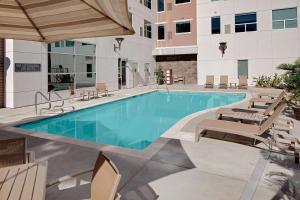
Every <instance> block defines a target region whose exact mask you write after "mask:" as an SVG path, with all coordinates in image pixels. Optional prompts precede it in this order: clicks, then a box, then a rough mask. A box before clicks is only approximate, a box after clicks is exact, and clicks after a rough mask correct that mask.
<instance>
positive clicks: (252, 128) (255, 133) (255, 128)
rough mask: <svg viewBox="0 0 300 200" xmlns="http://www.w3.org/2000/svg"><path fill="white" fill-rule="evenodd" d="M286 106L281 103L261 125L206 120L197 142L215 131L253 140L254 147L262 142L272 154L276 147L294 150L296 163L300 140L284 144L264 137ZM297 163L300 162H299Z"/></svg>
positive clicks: (202, 122) (198, 129) (197, 133)
mask: <svg viewBox="0 0 300 200" xmlns="http://www.w3.org/2000/svg"><path fill="white" fill-rule="evenodd" d="M286 105H287V104H286V102H281V103H280V105H279V106H278V107H277V108H276V110H275V111H274V112H273V113H272V115H271V116H269V117H268V119H266V120H265V121H263V122H262V123H261V124H260V125H257V124H244V123H240V122H233V121H225V120H210V119H205V120H203V121H201V122H200V123H199V124H198V125H197V127H196V136H195V141H199V139H200V137H202V136H204V135H205V134H206V132H207V131H214V132H215V133H229V134H233V135H238V136H243V137H247V138H250V139H253V145H254V144H255V142H256V141H260V142H262V143H264V144H265V145H266V146H268V148H269V150H270V152H271V150H272V146H276V147H278V148H279V149H282V150H293V151H294V155H295V162H296V155H298V156H299V153H298V152H297V151H296V149H295V143H299V140H296V139H292V140H288V142H285V143H283V142H280V141H277V140H276V138H275V137H273V136H272V135H270V136H271V137H269V138H265V137H263V136H262V135H263V134H264V133H266V131H268V130H269V129H271V128H272V127H273V125H274V122H275V121H276V119H277V118H278V116H279V115H280V113H281V112H282V111H283V110H284V108H285V107H286ZM297 159H298V158H297ZM297 162H299V160H298V161H297Z"/></svg>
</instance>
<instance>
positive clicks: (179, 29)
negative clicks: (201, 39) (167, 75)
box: [152, 0, 198, 84]
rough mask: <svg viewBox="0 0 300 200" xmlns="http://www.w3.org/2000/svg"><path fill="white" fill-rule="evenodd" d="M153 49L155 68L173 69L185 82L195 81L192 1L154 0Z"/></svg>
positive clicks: (195, 51) (195, 39)
mask: <svg viewBox="0 0 300 200" xmlns="http://www.w3.org/2000/svg"><path fill="white" fill-rule="evenodd" d="M156 3H157V4H156V7H157V13H156V27H157V38H156V48H155V49H154V50H153V51H152V53H153V56H155V58H156V62H157V67H161V68H162V69H163V70H164V71H166V70H168V69H172V70H173V75H174V76H177V77H185V82H186V83H187V84H196V83H197V53H198V50H197V15H196V13H197V12H196V0H157V1H156Z"/></svg>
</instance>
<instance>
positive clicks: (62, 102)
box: [49, 90, 65, 109]
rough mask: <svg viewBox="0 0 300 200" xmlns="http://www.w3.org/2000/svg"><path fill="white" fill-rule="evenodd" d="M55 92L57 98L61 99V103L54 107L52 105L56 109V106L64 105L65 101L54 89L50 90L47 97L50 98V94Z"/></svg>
mask: <svg viewBox="0 0 300 200" xmlns="http://www.w3.org/2000/svg"><path fill="white" fill-rule="evenodd" d="M52 93H53V94H55V95H56V96H57V97H58V98H59V100H60V101H61V105H55V106H54V107H53V109H56V108H62V107H63V106H64V105H65V101H64V99H63V98H62V97H61V96H60V95H59V94H58V93H57V92H56V91H55V90H52V91H50V94H49V98H50V100H51V94H52Z"/></svg>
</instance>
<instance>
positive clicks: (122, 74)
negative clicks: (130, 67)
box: [118, 58, 127, 90]
mask: <svg viewBox="0 0 300 200" xmlns="http://www.w3.org/2000/svg"><path fill="white" fill-rule="evenodd" d="M126 66H127V59H122V58H119V59H118V83H119V87H118V88H119V90H120V89H122V88H126Z"/></svg>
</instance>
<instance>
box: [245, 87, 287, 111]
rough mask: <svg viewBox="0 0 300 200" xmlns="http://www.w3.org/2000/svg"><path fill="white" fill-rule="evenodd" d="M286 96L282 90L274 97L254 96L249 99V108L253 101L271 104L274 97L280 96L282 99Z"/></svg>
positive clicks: (253, 104)
mask: <svg viewBox="0 0 300 200" xmlns="http://www.w3.org/2000/svg"><path fill="white" fill-rule="evenodd" d="M260 95H261V94H260ZM285 96H286V93H285V92H284V91H282V92H281V93H280V95H279V96H277V97H275V98H261V97H254V98H251V99H250V100H249V108H253V107H254V106H255V103H265V104H272V103H274V102H275V101H276V99H278V98H281V99H283V98H284V97H285Z"/></svg>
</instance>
